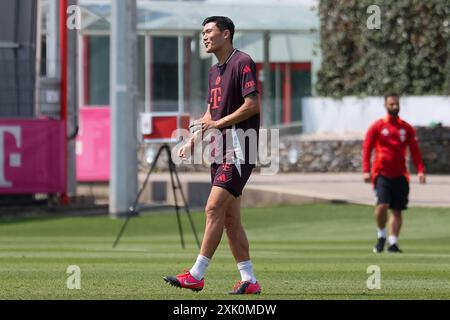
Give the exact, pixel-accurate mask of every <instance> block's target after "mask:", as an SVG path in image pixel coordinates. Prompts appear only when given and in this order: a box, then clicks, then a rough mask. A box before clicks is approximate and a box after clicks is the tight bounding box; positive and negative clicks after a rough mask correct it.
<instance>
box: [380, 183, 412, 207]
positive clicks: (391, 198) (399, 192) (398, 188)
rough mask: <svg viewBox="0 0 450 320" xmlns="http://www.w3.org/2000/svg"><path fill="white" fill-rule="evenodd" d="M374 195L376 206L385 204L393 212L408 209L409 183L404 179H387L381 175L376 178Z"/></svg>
mask: <svg viewBox="0 0 450 320" xmlns="http://www.w3.org/2000/svg"><path fill="white" fill-rule="evenodd" d="M375 194H376V197H377V204H381V203H387V204H389V208H391V209H394V210H406V209H407V208H408V196H409V183H408V181H407V180H406V177H404V176H401V177H395V178H388V177H385V176H382V175H379V176H377V177H376V180H375Z"/></svg>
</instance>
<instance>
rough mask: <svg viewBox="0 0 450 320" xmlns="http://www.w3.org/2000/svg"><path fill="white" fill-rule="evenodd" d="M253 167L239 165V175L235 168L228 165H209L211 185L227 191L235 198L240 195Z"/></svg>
mask: <svg viewBox="0 0 450 320" xmlns="http://www.w3.org/2000/svg"><path fill="white" fill-rule="evenodd" d="M253 168H254V166H253V165H251V164H241V174H239V171H238V170H237V168H236V166H235V165H233V164H229V163H221V164H217V163H212V164H211V184H212V185H213V186H216V187H221V188H224V189H226V190H228V192H229V193H231V194H232V195H233V196H235V197H236V198H238V197H240V196H241V195H242V190H243V189H244V186H245V184H246V183H247V181H248V178H250V174H251V173H252V171H253Z"/></svg>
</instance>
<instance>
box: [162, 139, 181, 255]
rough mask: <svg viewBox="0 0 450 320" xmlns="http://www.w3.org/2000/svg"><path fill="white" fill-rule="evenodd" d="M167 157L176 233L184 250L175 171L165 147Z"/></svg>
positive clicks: (168, 149) (167, 147)
mask: <svg viewBox="0 0 450 320" xmlns="http://www.w3.org/2000/svg"><path fill="white" fill-rule="evenodd" d="M165 148H166V151H167V156H168V158H169V172H170V181H171V182H172V192H173V198H174V200H175V211H176V213H177V222H178V232H179V233H180V240H181V247H182V248H183V249H184V248H185V244H184V237H183V228H182V226H181V219H180V210H179V206H178V198H177V192H176V186H175V181H174V179H173V175H174V171H175V164H174V163H173V161H172V155H171V154H170V148H169V146H168V145H165Z"/></svg>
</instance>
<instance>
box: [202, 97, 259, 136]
mask: <svg viewBox="0 0 450 320" xmlns="http://www.w3.org/2000/svg"><path fill="white" fill-rule="evenodd" d="M259 110H260V107H259V101H258V94H257V93H256V92H253V93H251V94H249V95H247V96H245V98H244V103H243V104H242V105H241V106H240V107H239V108H238V109H237V110H236V111H235V112H233V113H232V114H229V115H227V116H225V117H223V118H221V119H219V120H217V121H212V120H211V119H209V120H207V119H204V120H203V126H202V130H203V131H205V130H208V129H222V128H226V127H230V126H232V125H234V124H236V123H239V122H242V121H244V120H247V119H248V118H251V117H253V116H254V115H256V114H258V113H259Z"/></svg>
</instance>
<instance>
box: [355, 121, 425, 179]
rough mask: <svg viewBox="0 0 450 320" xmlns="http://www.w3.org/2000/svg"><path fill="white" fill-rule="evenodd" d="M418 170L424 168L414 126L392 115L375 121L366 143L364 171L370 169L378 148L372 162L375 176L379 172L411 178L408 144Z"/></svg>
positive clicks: (364, 148)
mask: <svg viewBox="0 0 450 320" xmlns="http://www.w3.org/2000/svg"><path fill="white" fill-rule="evenodd" d="M407 147H409V150H410V152H411V157H412V159H413V161H414V164H415V166H416V168H417V171H418V172H424V170H425V168H424V166H423V162H422V156H421V154H420V151H419V146H418V143H417V137H416V132H415V130H414V128H413V127H412V126H411V125H410V124H408V123H407V122H406V121H403V120H401V119H400V118H399V117H392V116H390V115H388V116H386V117H385V118H383V119H379V120H377V121H375V122H374V123H373V124H372V125H371V126H370V128H369V130H368V131H367V134H366V138H365V140H364V144H363V172H370V171H371V170H370V158H371V155H372V150H373V149H374V148H375V159H374V161H373V165H372V180H373V181H374V180H375V178H376V176H378V175H383V176H386V177H400V176H405V177H406V178H407V179H409V174H408V170H407V168H406V148H407Z"/></svg>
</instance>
